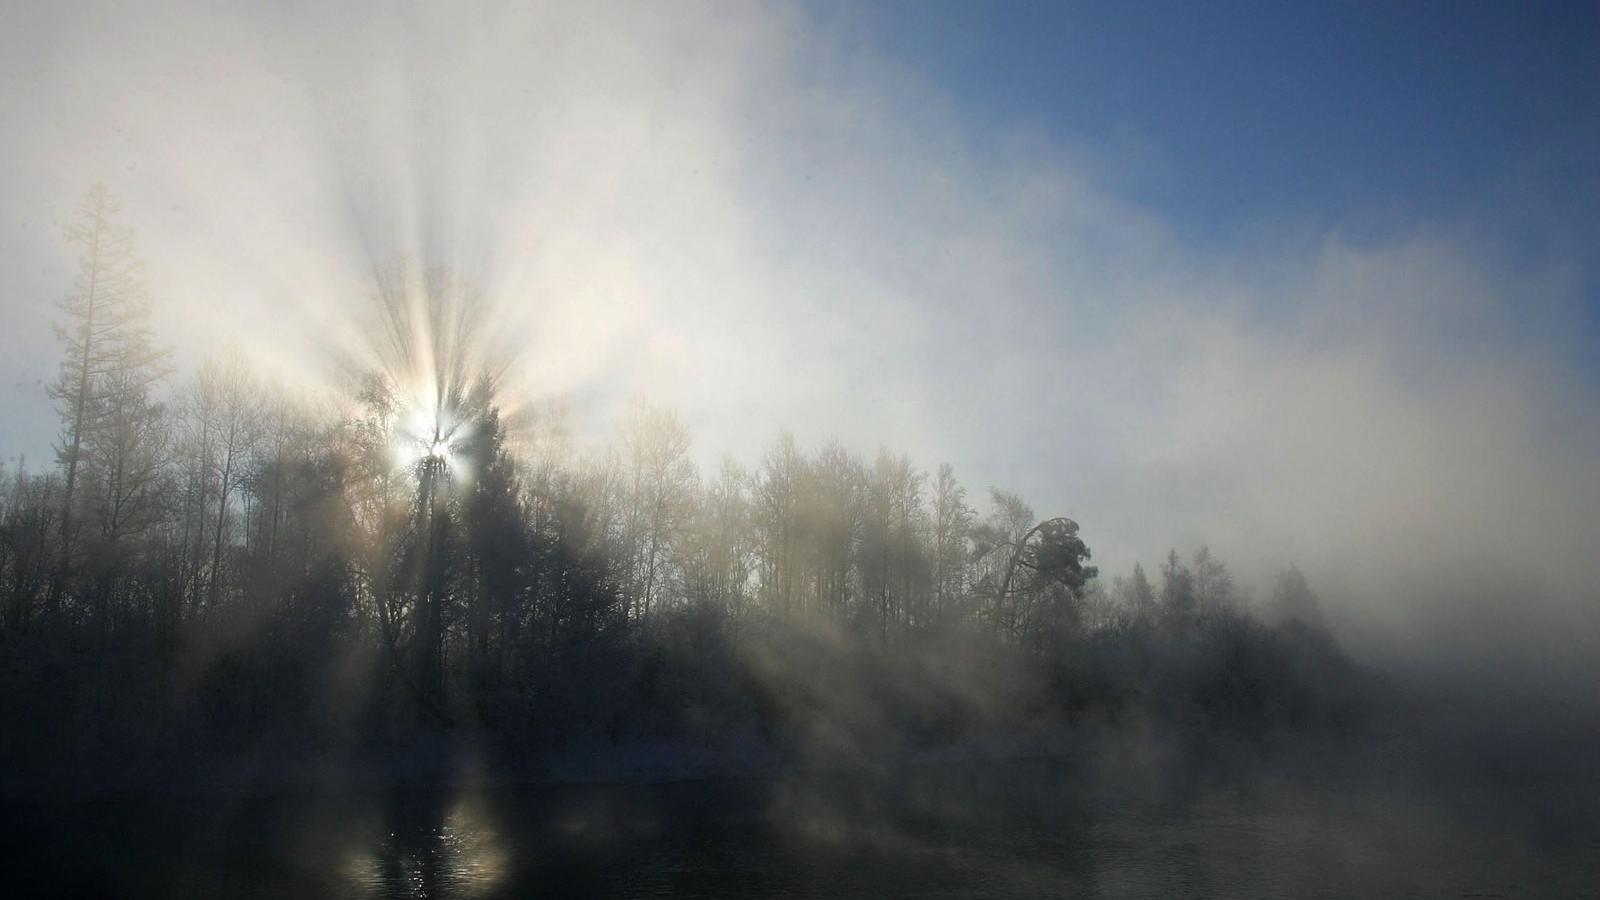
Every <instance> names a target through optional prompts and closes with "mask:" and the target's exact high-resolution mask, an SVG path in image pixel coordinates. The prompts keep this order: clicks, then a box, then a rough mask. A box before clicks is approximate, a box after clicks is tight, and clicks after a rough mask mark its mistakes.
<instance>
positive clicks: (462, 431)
mask: <svg viewBox="0 0 1600 900" xmlns="http://www.w3.org/2000/svg"><path fill="white" fill-rule="evenodd" d="M69 237H70V239H71V240H72V241H73V242H74V243H75V244H77V245H78V247H79V249H80V250H81V253H82V259H83V263H82V270H81V272H80V275H79V278H78V281H77V285H76V289H75V290H74V291H73V292H72V293H71V294H70V296H69V297H68V299H67V300H66V301H65V302H64V303H62V305H61V325H62V332H61V336H62V347H63V353H62V363H61V369H60V376H59V378H58V379H57V381H56V382H55V384H54V385H53V386H52V388H51V396H52V397H53V399H54V400H55V402H56V404H57V408H58V409H59V411H60V414H61V422H62V429H61V436H60V440H59V443H58V448H59V450H58V458H57V460H56V461H55V465H54V466H50V467H45V468H35V469H31V470H30V469H29V468H28V467H27V466H26V465H24V464H19V465H17V466H16V467H15V468H12V469H11V470H10V471H7V472H5V473H3V478H0V484H3V488H0V722H3V723H4V727H0V773H3V784H0V788H3V789H4V790H6V791H9V792H17V793H53V792H56V791H70V792H80V791H81V792H102V791H106V790H115V789H120V788H138V787H157V786H159V787H161V788H162V789H171V788H173V787H176V786H179V785H185V784H192V785H194V786H196V787H200V788H204V787H206V786H207V785H229V786H240V787H246V788H249V787H257V786H259V787H275V786H279V785H282V784H284V783H286V782H294V781H298V780H302V779H310V780H321V779H327V778H354V779H361V778H365V779H371V780H378V781H384V780H407V779H419V780H430V779H442V778H451V777H462V775H461V773H462V772H463V770H464V768H465V767H466V766H467V763H466V761H465V760H466V758H467V754H468V749H469V748H470V760H471V767H472V771H471V772H470V773H469V774H470V775H472V776H474V777H487V778H494V777H497V776H503V777H517V778H539V777H551V776H561V775H564V774H581V775H588V776H596V775H607V774H612V775H615V774H625V773H629V772H639V771H642V772H645V773H647V774H659V775H670V774H675V773H678V774H681V773H683V772H686V771H723V772H727V771H750V770H769V769H772V768H775V767H781V766H792V765H822V766H834V765H838V766H852V767H854V766H865V767H879V766H886V765H889V764H891V763H894V762H896V761H904V760H908V759H909V760H916V759H940V758H945V759H950V758H961V757H963V756H964V755H971V754H978V753H981V754H997V753H998V754H1011V755H1021V754H1030V753H1050V752H1058V751H1062V750H1064V749H1066V748H1070V747H1071V746H1073V744H1074V742H1075V741H1080V740H1082V739H1083V736H1085V735H1090V734H1093V735H1118V736H1121V737H1124V738H1125V737H1129V736H1138V737H1140V739H1141V742H1140V744H1139V745H1140V746H1146V747H1163V748H1168V749H1169V750H1171V749H1176V751H1177V752H1180V753H1182V752H1184V750H1185V748H1187V747H1191V746H1198V745H1203V744H1207V743H1214V742H1226V743H1228V744H1230V745H1238V746H1246V747H1259V748H1268V747H1271V746H1272V745H1273V744H1274V743H1275V742H1278V741H1284V740H1295V741H1324V742H1326V741H1329V740H1335V739H1337V738H1340V737H1342V736H1348V735H1350V734H1352V733H1354V732H1356V731H1357V730H1359V728H1360V727H1361V725H1362V722H1363V721H1364V717H1365V716H1366V713H1367V710H1368V699H1369V698H1368V695H1369V693H1370V692H1369V690H1368V688H1367V687H1365V685H1367V684H1368V676H1366V675H1365V674H1363V673H1362V672H1361V671H1360V670H1359V669H1357V668H1356V667H1354V666H1353V665H1352V664H1351V663H1350V662H1349V661H1348V660H1347V659H1346V657H1345V656H1344V654H1343V653H1342V652H1341V651H1340V649H1339V648H1338V647H1337V646H1336V645H1335V643H1334V641H1333V640H1332V639H1331V638H1330V636H1329V634H1328V632H1327V630H1326V629H1325V628H1324V627H1323V625H1322V622H1321V618H1320V614H1319V612H1318V609H1317V603H1316V599H1315V597H1314V595H1313V594H1312V592H1311V590H1310V588H1309V587H1308V586H1307V584H1306V582H1305V580H1304V578H1302V577H1301V576H1300V575H1299V573H1298V572H1297V571H1296V570H1294V569H1289V570H1287V571H1285V572H1284V573H1283V575H1282V576H1281V577H1280V579H1279V581H1278V583H1277V585H1276V587H1275V589H1274V590H1273V592H1272V593H1271V595H1270V596H1269V597H1266V598H1262V599H1260V600H1256V599H1253V598H1251V597H1249V596H1247V595H1246V594H1245V592H1243V591H1242V590H1240V589H1238V588H1237V587H1236V586H1235V584H1234V582H1233V580H1232V578H1231V577H1230V575H1229V573H1228V570H1227V568H1226V567H1225V566H1224V564H1223V563H1222V562H1221V561H1220V560H1218V559H1216V558H1214V557H1213V556H1212V555H1211V554H1209V553H1208V552H1207V551H1206V550H1205V549H1204V548H1201V549H1200V550H1199V551H1198V552H1197V553H1195V554H1193V556H1192V557H1190V558H1189V559H1187V560H1186V559H1183V558H1180V557H1179V556H1178V555H1177V554H1176V553H1174V554H1172V555H1170V556H1169V557H1168V559H1167V560H1166V561H1165V562H1164V563H1163V565H1162V566H1161V567H1160V568H1159V571H1158V572H1157V573H1156V576H1155V578H1153V579H1151V578H1149V577H1147V575H1146V573H1145V571H1144V570H1143V569H1142V568H1138V567H1136V568H1135V569H1134V570H1133V571H1132V572H1131V573H1130V574H1129V575H1127V576H1125V577H1117V578H1114V579H1111V581H1110V584H1109V585H1108V584H1107V583H1106V582H1105V581H1104V580H1103V579H1102V578H1101V577H1100V576H1099V575H1098V573H1097V572H1096V570H1095V569H1094V568H1093V567H1092V566H1090V565H1089V564H1088V561H1089V559H1090V550H1089V547H1088V545H1087V544H1086V543H1085V539H1084V537H1083V535H1082V534H1080V531H1079V526H1078V524H1077V523H1075V522H1073V521H1071V520H1069V519H1066V518H1050V517H1041V516H1039V515H1038V514H1036V513H1035V512H1034V510H1033V509H1031V508H1030V507H1029V505H1028V504H1027V503H1026V502H1025V501H1024V500H1023V499H1022V498H1020V497H1017V496H1014V495H1012V494H1009V493H1006V492H1004V491H1000V490H992V491H990V492H989V496H988V498H987V501H988V502H987V503H986V504H984V507H985V508H984V509H981V510H980V509H977V508H974V506H973V505H970V500H969V496H968V494H967V492H966V490H965V489H964V488H963V487H962V486H961V485H960V484H959V483H958V481H957V480H956V477H955V475H954V473H953V472H952V471H951V469H950V467H949V466H940V467H938V468H937V469H934V470H924V469H921V468H919V467H918V466H917V465H916V464H914V463H913V462H912V461H911V460H910V459H909V458H907V457H904V456H897V455H894V454H891V453H888V452H882V453H880V454H879V455H878V456H877V457H876V458H875V459H872V460H870V461H868V460H864V459H861V458H860V457H858V456H856V455H854V454H853V453H851V452H850V451H848V450H847V449H845V448H844V447H842V446H840V445H838V444H836V443H830V444H827V445H825V446H823V447H821V448H818V449H815V450H807V449H804V448H802V447H800V446H797V444H796V442H795V441H794V440H793V439H792V438H791V437H789V436H787V435H780V436H779V438H778V439H777V440H776V441H775V442H774V444H773V445H772V446H771V448H770V449H769V450H768V452H767V453H766V454H765V456H764V457H763V458H762V459H760V460H758V461H754V463H753V464H751V465H749V466H748V467H746V466H744V465H741V464H740V463H738V462H736V461H732V460H729V461H726V462H724V463H723V464H722V465H721V467H720V468H718V469H717V470H716V471H714V472H709V473H708V472H701V471H698V470H697V468H696V466H695V465H694V463H693V462H692V461H691V458H690V455H689V447H690V438H689V434H688V432H687V430H686V429H685V427H684V426H683V425H682V424H680V422H679V421H678V420H677V419H676V418H675V417H674V416H673V415H672V414H670V413H668V412H664V411H660V410H654V409H650V408H646V407H642V406H641V407H638V408H636V409H635V410H634V411H633V412H632V413H630V415H629V416H628V417H627V419H626V421H625V422H624V423H623V424H622V426H621V427H620V429H619V433H618V438H617V440H616V441H615V442H614V446H612V447H610V448H605V449H600V450H594V449H592V448H591V449H587V450H580V449H579V448H578V447H577V446H576V442H575V441H573V440H571V439H570V438H569V436H568V434H567V431H566V429H565V427H564V424H563V418H562V416H561V415H560V414H559V412H557V411H554V410H550V409H539V410H537V411H535V410H530V409H528V408H526V407H525V406H518V407H517V408H515V409H512V408H511V407H509V406H507V405H506V404H505V403H504V402H503V401H502V398H501V397H500V396H499V391H498V388H499V384H498V382H497V380H496V378H495V377H494V374H493V373H494V372H496V371H498V370H497V369H496V368H494V367H492V366H487V365H485V364H484V363H483V361H482V360H480V359H478V358H476V357H475V355H474V353H473V352H472V348H473V347H474V346H476V345H475V344H474V332H473V321H472V318H471V317H472V314H473V309H474V306H473V303H472V298H471V293H470V290H468V289H466V288H464V287H463V286H461V285H460V284H459V283H457V282H455V281H452V280H451V279H449V278H447V277H445V276H443V275H440V274H437V273H419V272H417V271H414V270H413V269H410V268H406V267H398V268H396V269H394V270H393V271H392V273H390V274H388V275H384V276H382V277H380V278H379V279H378V280H377V281H378V283H377V285H376V287H375V289H374V293H375V302H374V303H373V307H374V308H375V309H376V310H377V312H376V314H375V318H374V324H373V335H374V337H373V338H372V341H373V345H374V347H375V348H376V349H375V353H374V357H375V358H376V359H378V360H381V363H380V364H379V365H378V366H377V367H376V370H374V371H368V372H364V373H361V374H360V375H359V377H356V378H352V379H351V382H352V385H353V387H352V388H351V389H350V390H349V391H347V392H346V393H345V395H344V396H343V397H341V398H340V400H339V401H338V402H334V403H327V402H318V403H312V402H306V401H300V400H297V399H295V398H293V397H292V396H291V395H290V394H288V393H287V392H285V391H282V390H278V389H275V388H272V387H270V386H269V384H268V383H267V381H266V380H264V379H263V378H261V377H260V376H258V375H256V374H254V373H252V372H250V371H248V370H247V369H246V368H245V367H243V366H242V365H241V364H240V363H238V362H237V361H236V360H229V361H224V362H218V363H210V364H207V365H205V366H204V367H202V368H201V370H200V371H199V372H198V374H196V375H194V376H193V377H184V376H182V375H181V374H179V373H175V372H173V371H172V370H171V367H170V366H169V365H168V362H167V360H166V358H165V357H164V356H163V354H161V353H160V352H158V351H157V350H155V349H154V347H155V346H156V344H157V342H156V341H154V340H152V338H151V336H150V335H149V334H148V330H147V327H146V325H145V314H144V310H145V305H144V304H145V301H144V294H143V290H142V285H141V284H140V281H139V272H138V266H137V262H136V260H135V259H134V256H133V248H132V237H131V235H130V233H129V232H128V231H127V230H126V229H125V228H123V227H121V226H119V225H118V224H117V223H116V221H115V207H114V205H113V204H112V203H111V201H110V200H109V199H108V198H107V197H106V196H105V194H104V192H103V191H98V190H97V191H94V192H91V194H90V196H89V198H88V199H87V201H86V203H85V206H84V209H83V211H82V213H81V215H80V217H79V219H78V221H77V224H75V225H74V226H73V228H72V230H71V231H70V232H69ZM484 373H488V374H484Z"/></svg>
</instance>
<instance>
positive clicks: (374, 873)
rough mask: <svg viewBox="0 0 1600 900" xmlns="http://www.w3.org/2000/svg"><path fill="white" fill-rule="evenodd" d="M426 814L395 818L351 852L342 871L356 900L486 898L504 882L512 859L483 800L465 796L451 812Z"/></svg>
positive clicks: (454, 801) (456, 801) (392, 817)
mask: <svg viewBox="0 0 1600 900" xmlns="http://www.w3.org/2000/svg"><path fill="white" fill-rule="evenodd" d="M417 812H419V811H418V810H408V811H407V813H417ZM421 812H422V813H423V814H422V815H416V814H395V815H391V816H390V818H389V820H388V822H387V824H386V827H385V828H384V829H379V830H378V831H377V833H376V834H374V835H373V837H372V838H371V839H370V840H369V841H367V842H366V843H364V844H362V845H359V846H357V847H355V848H352V850H351V851H350V852H349V853H348V855H347V857H346V859H345V864H344V866H343V870H344V873H345V878H346V882H347V887H348V888H349V893H350V894H351V895H353V896H363V897H415V898H427V897H446V896H447V897H485V896H489V895H490V894H492V893H493V892H494V891H495V890H496V889H497V888H498V887H499V886H501V885H502V884H503V883H504V882H505V879H506V875H507V873H508V869H509V861H510V854H509V853H508V852H507V851H506V849H505V841H504V839H503V837H502V836H501V834H500V832H499V830H498V829H497V828H496V827H495V825H494V823H493V821H492V819H491V818H490V816H489V815H488V814H487V812H486V810H485V809H484V808H483V804H482V802H481V799H480V798H477V797H474V796H472V795H470V794H463V795H459V796H457V797H456V798H455V799H454V800H453V801H452V802H451V804H450V805H449V807H448V808H447V809H444V810H442V811H436V812H435V813H434V814H433V815H427V814H426V813H427V811H426V810H423V811H421Z"/></svg>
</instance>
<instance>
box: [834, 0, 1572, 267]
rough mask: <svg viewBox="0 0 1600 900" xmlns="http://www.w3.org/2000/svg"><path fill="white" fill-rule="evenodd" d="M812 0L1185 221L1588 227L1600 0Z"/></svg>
mask: <svg viewBox="0 0 1600 900" xmlns="http://www.w3.org/2000/svg"><path fill="white" fill-rule="evenodd" d="M817 7H818V9H819V10H820V11H821V17H822V18H823V20H824V21H831V22H833V23H835V25H836V27H838V28H840V29H841V30H842V31H845V32H846V33H849V34H851V36H852V38H853V39H854V40H857V41H859V42H861V43H862V44H863V45H867V46H871V47H873V48H875V49H876V50H877V51H878V52H881V53H884V54H886V55H888V56H890V57H892V58H894V59H896V60H898V61H900V62H901V63H903V64H904V65H906V66H908V67H910V68H913V69H915V70H916V71H917V72H919V73H922V74H924V75H926V76H927V77H929V78H930V79H932V80H934V81H935V82H936V83H937V84H938V85H939V87H940V88H941V89H942V90H943V91H944V92H945V93H946V94H947V95H948V96H949V97H950V98H952V101H953V102H954V103H955V104H957V105H958V107H959V109H960V116H961V118H962V119H963V121H965V122H966V123H967V124H968V125H969V126H970V127H971V128H972V129H973V130H974V131H975V132H980V133H982V132H992V131H994V130H998V129H1003V128H1015V127H1018V126H1019V124H1025V125H1030V126H1033V127H1037V128H1039V129H1041V130H1042V131H1043V132H1044V133H1045V134H1047V135H1049V136H1050V137H1051V138H1053V139H1055V140H1058V141H1061V142H1063V143H1067V144H1073V143H1078V142H1088V143H1089V144H1091V145H1093V146H1095V147H1097V148H1099V149H1101V150H1102V151H1103V152H1105V153H1106V154H1107V155H1108V156H1109V157H1111V159H1110V160H1108V162H1107V169H1108V174H1109V175H1111V176H1112V177H1114V178H1116V179H1117V180H1118V181H1119V184H1118V188H1119V190H1120V191H1121V192H1123V193H1124V194H1125V195H1126V196H1127V197H1129V198H1130V199H1133V200H1136V201H1138V202H1140V203H1144V204H1148V205H1149V206H1151V207H1153V208H1156V209H1159V210H1161V211H1162V212H1163V213H1164V214H1165V215H1167V216H1168V217H1169V220H1170V221H1171V222H1172V223H1173V224H1174V225H1175V226H1176V227H1178V228H1179V229H1181V230H1182V232H1183V233H1184V235H1185V237H1187V238H1188V239H1190V240H1194V241H1200V242H1205V241H1213V240H1228V239H1232V238H1235V237H1237V236H1239V235H1240V234H1241V233H1244V234H1246V235H1248V234H1249V233H1251V232H1252V231H1253V230H1255V229H1256V228H1257V227H1258V223H1260V222H1262V221H1263V220H1266V221H1274V220H1285V219H1293V220H1297V221H1301V222H1304V221H1306V220H1310V221H1314V222H1322V223H1326V224H1333V223H1338V224H1341V225H1344V226H1346V227H1358V228H1359V227H1370V228H1375V229H1383V228H1385V227H1393V226H1394V225H1395V224H1396V223H1410V222H1414V221H1416V220H1418V219H1432V218H1450V219H1456V218H1470V219H1472V220H1473V221H1475V222H1476V223H1478V224H1479V225H1481V226H1482V227H1483V228H1484V229H1485V230H1486V231H1487V232H1489V233H1491V234H1493V235H1494V236H1495V237H1496V238H1497V239H1499V240H1501V241H1504V242H1505V243H1506V244H1507V245H1509V246H1513V247H1520V248H1525V249H1528V250H1531V251H1538V250H1540V249H1543V248H1545V247H1547V246H1549V245H1551V244H1554V245H1558V246H1559V245H1560V244H1562V243H1563V242H1564V241H1566V240H1572V241H1574V242H1576V241H1577V240H1584V241H1588V242H1590V243H1591V245H1592V243H1593V241H1594V239H1595V237H1596V236H1597V231H1596V223H1597V222H1600V154H1597V153H1596V152H1595V148H1596V147H1600V4H1594V3H1568V4H1554V3H1481V2H1474V3H1446V2H1438V3H1422V2H1416V3H1369V4H1356V3H1335V4H1303V3H1275V2H1253V3H1252V2H1222V3H1205V4H1200V3H1153V4H1152V3H1118V2H1087V3H1064V2H1063V3H1045V2H1019V3H971V2H948V0H931V2H917V0H899V2H884V3H875V4H870V5H868V6H867V7H866V8H865V9H863V7H862V5H861V4H836V3H830V2H819V3H817ZM1574 231H1576V232H1581V234H1576V235H1574V234H1571V233H1572V232H1574ZM1563 249H1570V247H1568V248H1563Z"/></svg>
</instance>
